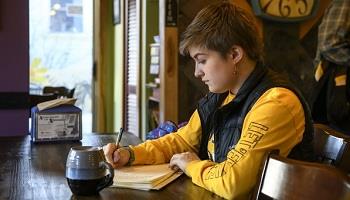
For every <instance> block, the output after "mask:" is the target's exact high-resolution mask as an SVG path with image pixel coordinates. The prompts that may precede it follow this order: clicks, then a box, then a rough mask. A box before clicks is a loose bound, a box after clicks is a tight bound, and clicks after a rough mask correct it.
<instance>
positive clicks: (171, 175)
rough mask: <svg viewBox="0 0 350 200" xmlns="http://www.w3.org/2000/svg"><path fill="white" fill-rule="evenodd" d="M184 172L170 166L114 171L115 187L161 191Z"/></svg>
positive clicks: (137, 166)
mask: <svg viewBox="0 0 350 200" xmlns="http://www.w3.org/2000/svg"><path fill="white" fill-rule="evenodd" d="M182 173H183V172H181V171H175V170H172V169H170V168H169V164H168V163H167V164H161V165H135V166H129V167H123V168H120V169H115V170H114V179H113V187H120V188H131V189H139V190H159V189H161V188H163V187H164V186H166V185H167V184H169V183H171V182H172V181H174V180H175V179H176V178H178V177H179V176H181V174H182Z"/></svg>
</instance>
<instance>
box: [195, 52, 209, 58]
mask: <svg viewBox="0 0 350 200" xmlns="http://www.w3.org/2000/svg"><path fill="white" fill-rule="evenodd" d="M200 55H207V54H205V53H196V54H195V55H194V56H193V58H195V59H197V57H198V56H200Z"/></svg>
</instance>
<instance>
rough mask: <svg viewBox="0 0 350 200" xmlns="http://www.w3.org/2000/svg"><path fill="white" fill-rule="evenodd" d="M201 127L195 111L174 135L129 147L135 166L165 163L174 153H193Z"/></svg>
mask: <svg viewBox="0 0 350 200" xmlns="http://www.w3.org/2000/svg"><path fill="white" fill-rule="evenodd" d="M201 131H202V129H201V125H200V119H199V115H198V112H197V110H196V111H195V112H194V113H193V114H192V116H191V118H190V120H189V122H188V123H187V125H186V126H184V127H182V128H180V129H179V130H178V131H177V132H175V133H170V134H167V135H165V136H163V137H161V138H158V139H156V140H148V141H146V142H144V143H142V144H140V145H137V146H134V147H132V146H131V149H132V150H133V151H134V155H135V160H134V161H133V163H132V164H133V165H137V164H160V163H167V162H169V161H170V159H171V157H172V156H173V155H174V154H176V153H182V152H187V151H190V152H195V153H197V151H198V148H199V144H200V143H199V141H200V137H201Z"/></svg>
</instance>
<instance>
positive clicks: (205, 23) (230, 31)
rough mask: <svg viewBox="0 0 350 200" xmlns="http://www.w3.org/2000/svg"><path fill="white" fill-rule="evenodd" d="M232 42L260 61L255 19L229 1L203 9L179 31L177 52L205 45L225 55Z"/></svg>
mask: <svg viewBox="0 0 350 200" xmlns="http://www.w3.org/2000/svg"><path fill="white" fill-rule="evenodd" d="M233 45H238V46H241V47H242V48H243V49H244V51H245V52H246V54H247V55H248V57H249V58H251V59H253V60H255V61H259V60H262V42H261V38H260V37H259V33H258V30H257V27H256V23H255V21H254V18H253V17H252V16H251V15H250V14H249V13H247V12H245V11H244V10H243V9H241V8H239V7H237V6H235V5H233V4H232V3H229V2H221V3H217V4H212V5H209V6H207V7H206V8H204V9H202V10H201V11H200V12H199V13H198V14H197V15H196V17H195V18H194V20H193V21H192V22H191V24H190V25H189V26H188V27H187V28H186V30H185V32H184V33H183V34H182V40H181V43H180V48H179V49H180V53H181V54H182V55H188V54H189V52H188V51H189V48H190V47H191V46H198V47H205V48H207V49H210V50H214V51H217V52H219V53H220V54H221V55H222V56H223V57H225V56H226V55H227V53H228V52H229V51H230V49H231V48H232V46H233Z"/></svg>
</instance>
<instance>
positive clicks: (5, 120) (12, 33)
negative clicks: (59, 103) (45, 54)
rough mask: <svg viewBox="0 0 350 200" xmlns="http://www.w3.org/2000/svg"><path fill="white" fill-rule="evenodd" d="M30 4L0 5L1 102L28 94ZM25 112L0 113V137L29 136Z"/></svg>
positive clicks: (7, 1)
mask: <svg viewBox="0 0 350 200" xmlns="http://www.w3.org/2000/svg"><path fill="white" fill-rule="evenodd" d="M28 90H29V0H1V1H0V98H4V95H2V93H4V92H17V94H18V93H23V94H24V95H25V94H28ZM28 112H29V111H28V109H23V108H21V109H20V108H15V109H3V108H2V109H0V136H15V135H26V134H28Z"/></svg>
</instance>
